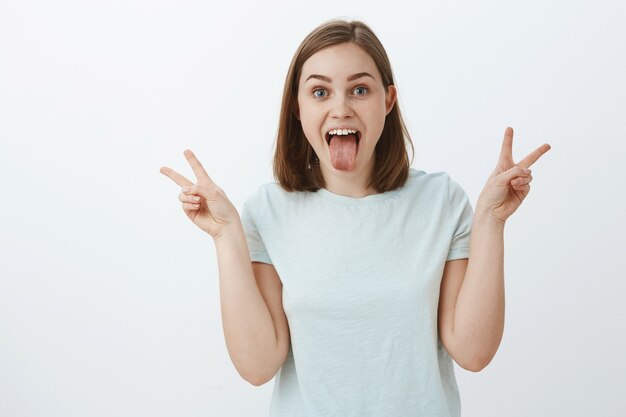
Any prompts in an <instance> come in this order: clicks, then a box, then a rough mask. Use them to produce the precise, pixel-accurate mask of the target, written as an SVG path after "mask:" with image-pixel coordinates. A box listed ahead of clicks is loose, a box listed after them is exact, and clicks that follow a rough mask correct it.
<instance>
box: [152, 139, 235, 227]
mask: <svg viewBox="0 0 626 417" xmlns="http://www.w3.org/2000/svg"><path fill="white" fill-rule="evenodd" d="M183 154H184V155H185V158H187V161H189V164H190V165H191V168H192V169H193V172H194V174H195V175H196V178H197V180H198V182H197V183H196V184H194V183H193V182H191V181H189V180H188V179H187V178H185V177H184V176H182V175H181V174H179V173H178V172H176V171H174V170H173V169H171V168H168V167H161V169H160V170H159V172H161V174H163V175H166V176H168V177H169V178H171V179H172V181H174V182H175V183H176V184H178V185H179V186H180V187H181V188H185V187H190V188H191V189H190V190H189V191H186V192H185V191H181V193H180V194H179V195H178V199H179V200H180V201H181V202H182V204H183V211H184V212H185V214H186V215H187V217H189V219H191V221H192V222H194V224H195V225H196V226H198V227H199V228H200V229H202V230H204V231H205V232H207V233H208V234H210V235H211V237H212V238H213V239H217V238H219V237H221V236H223V235H224V233H225V232H226V230H228V228H229V227H230V225H231V224H233V223H234V222H236V221H239V213H238V212H237V209H236V208H235V206H234V205H233V204H232V203H231V202H230V200H229V199H228V197H226V194H225V193H224V191H223V190H222V189H221V188H220V187H218V186H217V185H216V184H215V183H214V182H213V180H211V178H210V177H209V174H207V172H206V171H205V170H204V168H203V167H202V164H201V163H200V161H198V159H197V158H196V156H195V155H194V154H193V152H191V150H189V149H186V150H185V151H184V152H183ZM194 198H196V199H197V201H195V200H194Z"/></svg>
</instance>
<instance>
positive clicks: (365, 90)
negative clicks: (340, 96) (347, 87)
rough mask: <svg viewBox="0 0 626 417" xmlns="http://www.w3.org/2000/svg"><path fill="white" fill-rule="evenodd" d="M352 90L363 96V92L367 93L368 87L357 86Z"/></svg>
mask: <svg viewBox="0 0 626 417" xmlns="http://www.w3.org/2000/svg"><path fill="white" fill-rule="evenodd" d="M352 91H354V92H355V93H356V95H357V96H364V95H365V94H367V92H368V89H367V87H357V88H355V89H354V90H352Z"/></svg>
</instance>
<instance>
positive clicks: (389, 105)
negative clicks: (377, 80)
mask: <svg viewBox="0 0 626 417" xmlns="http://www.w3.org/2000/svg"><path fill="white" fill-rule="evenodd" d="M397 98H398V91H397V90H396V86H395V85H393V84H390V85H389V86H387V94H385V108H386V113H385V116H386V115H388V114H389V112H391V110H392V109H393V106H394V104H396V99H397Z"/></svg>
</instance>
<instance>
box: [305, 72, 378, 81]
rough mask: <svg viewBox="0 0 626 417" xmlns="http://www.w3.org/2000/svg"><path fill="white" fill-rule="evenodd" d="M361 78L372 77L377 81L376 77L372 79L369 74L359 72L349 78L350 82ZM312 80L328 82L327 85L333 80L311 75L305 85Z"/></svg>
mask: <svg viewBox="0 0 626 417" xmlns="http://www.w3.org/2000/svg"><path fill="white" fill-rule="evenodd" d="M361 77H371V78H372V79H375V78H374V77H372V75H371V74H370V73H368V72H359V73H356V74H352V75H351V76H349V77H348V81H353V80H356V79H357V78H361ZM311 78H317V79H318V80H322V81H326V82H327V83H330V82H332V80H331V79H330V78H329V77H327V76H325V75H319V74H311V75H309V77H308V78H307V79H306V81H305V83H306V82H307V81H309V80H310V79H311Z"/></svg>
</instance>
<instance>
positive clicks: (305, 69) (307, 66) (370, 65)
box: [300, 43, 381, 82]
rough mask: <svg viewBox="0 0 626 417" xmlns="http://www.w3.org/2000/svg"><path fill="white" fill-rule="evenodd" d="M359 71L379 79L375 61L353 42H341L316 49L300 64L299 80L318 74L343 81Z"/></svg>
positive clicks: (302, 80)
mask: <svg viewBox="0 0 626 417" xmlns="http://www.w3.org/2000/svg"><path fill="white" fill-rule="evenodd" d="M359 72H369V73H370V74H372V75H373V76H374V78H376V80H379V81H380V80H381V76H380V73H379V72H378V68H377V67H376V63H375V62H374V60H373V59H372V57H371V56H369V55H368V53H367V52H365V51H364V50H363V49H361V47H360V46H358V45H356V44H353V43H342V44H339V45H333V46H329V47H327V48H324V49H321V50H319V51H317V52H316V53H315V54H313V55H311V57H310V58H309V59H307V60H306V61H305V62H304V65H302V72H301V76H300V82H304V81H305V80H306V79H307V78H308V77H309V75H311V74H318V75H325V76H327V77H330V78H331V79H332V80H333V82H335V81H341V82H345V81H346V79H347V78H348V77H349V76H350V75H352V74H356V73H359Z"/></svg>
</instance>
